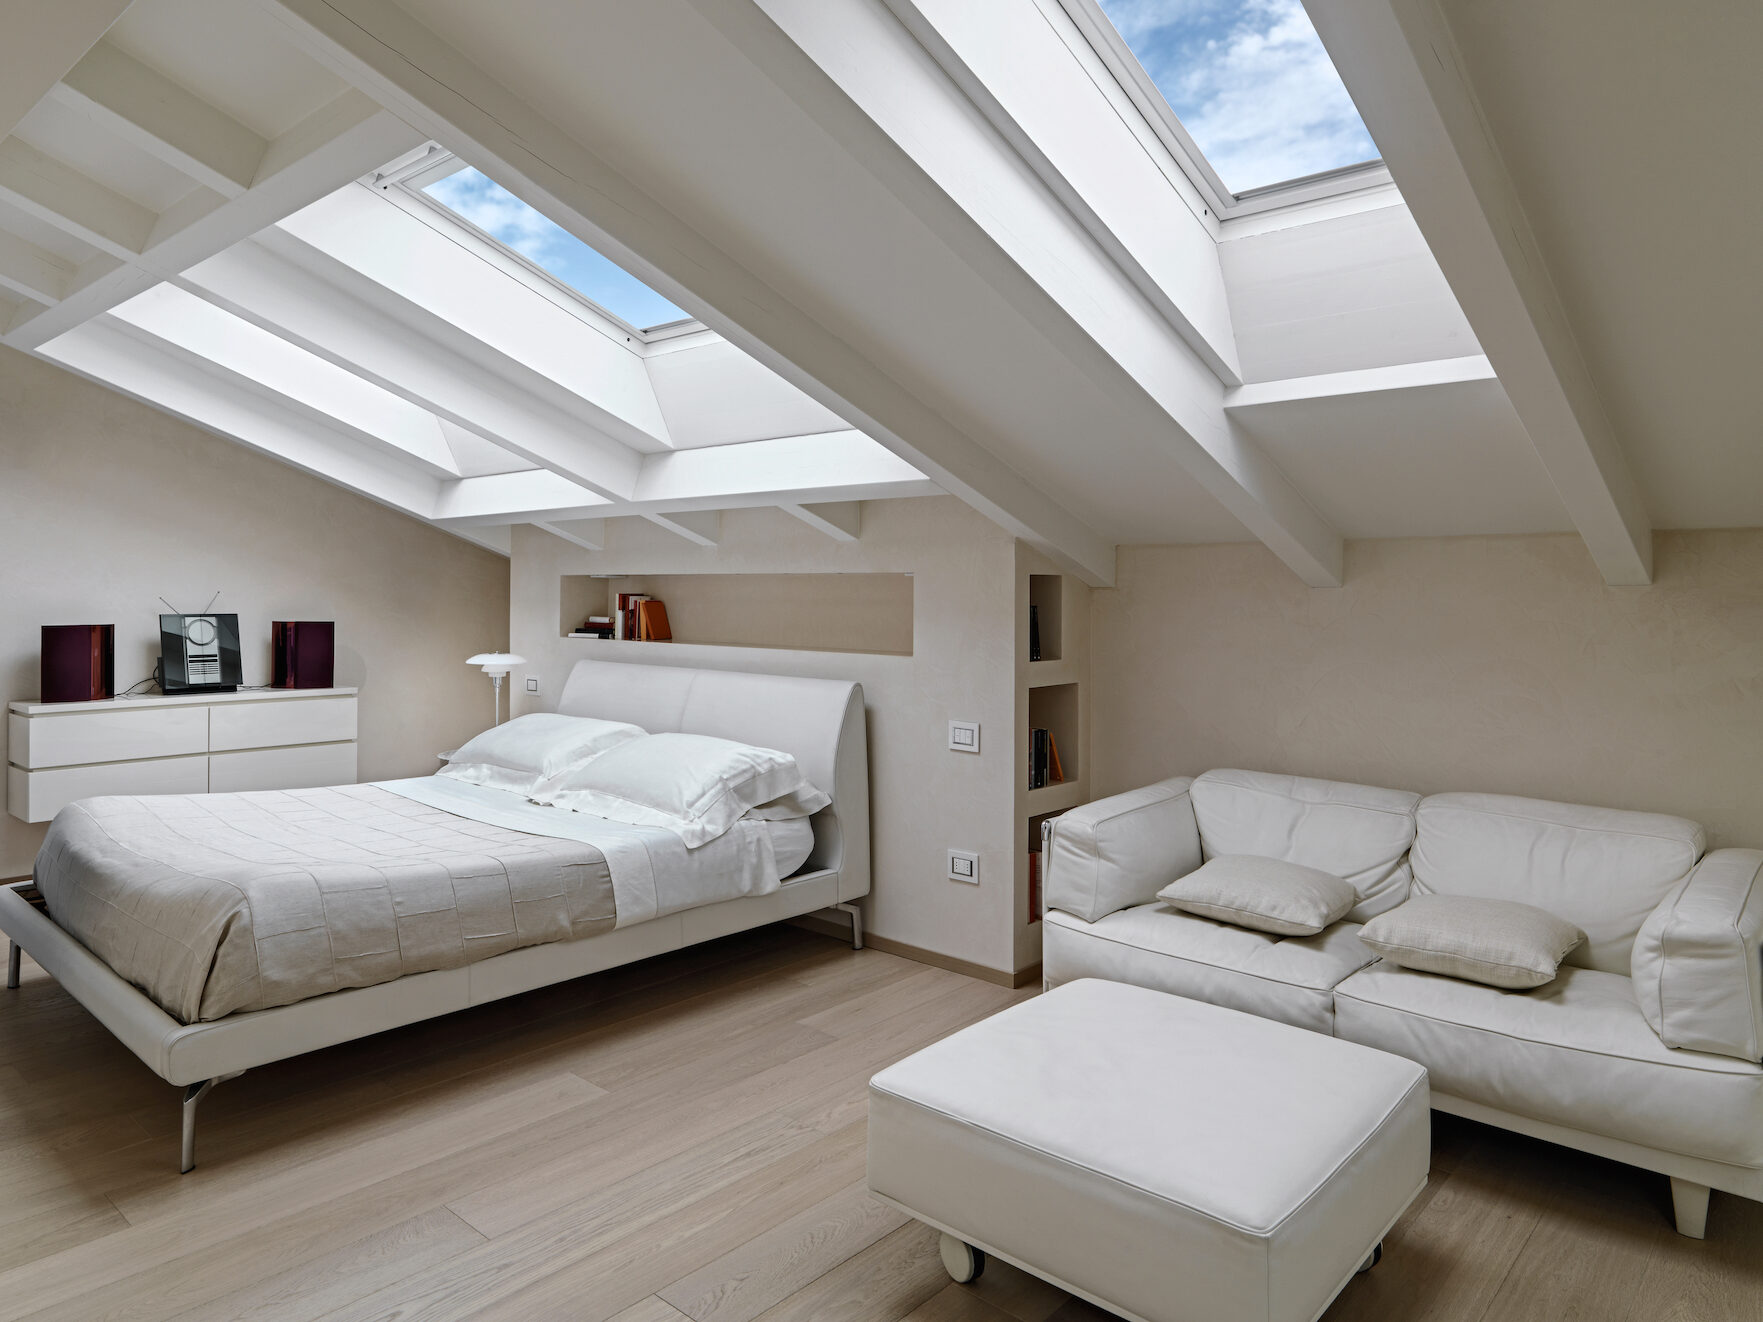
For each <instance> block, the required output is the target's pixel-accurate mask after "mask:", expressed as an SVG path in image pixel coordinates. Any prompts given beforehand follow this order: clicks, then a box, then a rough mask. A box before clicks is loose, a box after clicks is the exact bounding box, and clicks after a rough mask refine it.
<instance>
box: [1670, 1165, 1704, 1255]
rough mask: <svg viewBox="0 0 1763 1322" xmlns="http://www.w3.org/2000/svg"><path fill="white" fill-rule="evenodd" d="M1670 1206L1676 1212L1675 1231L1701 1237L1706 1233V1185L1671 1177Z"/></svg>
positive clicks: (1695, 1237) (1693, 1237)
mask: <svg viewBox="0 0 1763 1322" xmlns="http://www.w3.org/2000/svg"><path fill="white" fill-rule="evenodd" d="M1671 1207H1672V1210H1673V1211H1674V1212H1676V1213H1677V1233H1678V1234H1680V1235H1688V1236H1689V1237H1690V1238H1691V1239H1702V1238H1704V1237H1705V1236H1706V1235H1707V1233H1708V1186H1707V1185H1705V1184H1695V1183H1693V1182H1691V1181H1689V1180H1680V1179H1678V1178H1677V1176H1675V1175H1673V1176H1672V1177H1671Z"/></svg>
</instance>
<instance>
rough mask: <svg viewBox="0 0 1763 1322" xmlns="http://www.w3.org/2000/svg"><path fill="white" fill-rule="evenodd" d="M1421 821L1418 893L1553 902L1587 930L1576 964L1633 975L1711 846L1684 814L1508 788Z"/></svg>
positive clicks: (1430, 810)
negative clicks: (1638, 954)
mask: <svg viewBox="0 0 1763 1322" xmlns="http://www.w3.org/2000/svg"><path fill="white" fill-rule="evenodd" d="M1196 802H1197V800H1196ZM1417 820H1418V832H1417V834H1416V836H1415V841H1414V853H1413V864H1414V889H1415V890H1416V891H1417V892H1419V893H1421V894H1442V895H1476V896H1481V897H1482V898H1484V899H1490V900H1517V901H1519V902H1520V903H1522V904H1534V905H1536V906H1537V907H1538V908H1539V909H1547V910H1548V911H1549V912H1550V913H1552V914H1554V915H1555V916H1556V917H1557V918H1561V919H1564V920H1565V921H1567V922H1570V923H1572V924H1573V925H1574V926H1575V927H1577V928H1579V929H1580V930H1581V931H1583V932H1584V933H1585V934H1586V942H1585V944H1584V945H1582V946H1580V947H1579V948H1578V949H1576V950H1574V951H1573V952H1572V953H1571V954H1569V955H1568V956H1567V962H1568V963H1569V964H1574V965H1578V966H1579V967H1581V968H1589V969H1597V970H1599V971H1601V972H1604V973H1621V974H1624V975H1626V974H1627V973H1628V972H1629V951H1630V949H1631V948H1632V947H1633V945H1634V938H1635V933H1636V932H1638V931H1640V928H1641V924H1642V923H1643V922H1645V921H1646V919H1647V915H1648V914H1650V913H1652V912H1653V910H1654V908H1655V907H1656V906H1657V905H1658V903H1659V901H1660V900H1662V899H1664V898H1665V895H1666V893H1667V892H1668V891H1670V890H1671V888H1672V887H1673V886H1675V885H1676V884H1677V883H1678V882H1679V881H1681V880H1683V878H1684V876H1685V875H1686V874H1687V873H1688V872H1689V870H1690V869H1691V868H1692V867H1694V866H1695V864H1696V860H1697V859H1698V858H1700V857H1701V856H1702V849H1703V846H1704V844H1705V839H1704V837H1703V834H1702V828H1701V827H1699V826H1697V825H1696V824H1695V823H1694V822H1691V821H1686V820H1685V819H1684V818H1682V817H1667V816H1665V815H1664V814H1662V813H1642V812H1618V811H1616V810H1614V809H1611V808H1587V807H1582V806H1581V805H1579V804H1574V803H1550V802H1548V801H1546V800H1543V799H1519V798H1513V797H1511V796H1509V795H1504V794H1434V795H1432V796H1431V797H1430V798H1428V799H1426V800H1424V801H1423V802H1422V803H1421V805H1420V811H1419V813H1418V815H1417Z"/></svg>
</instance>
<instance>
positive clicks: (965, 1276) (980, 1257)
mask: <svg viewBox="0 0 1763 1322" xmlns="http://www.w3.org/2000/svg"><path fill="white" fill-rule="evenodd" d="M940 1247H941V1251H942V1255H943V1266H945V1267H947V1268H948V1269H949V1278H950V1279H951V1280H953V1281H954V1282H955V1284H957V1285H966V1284H967V1283H968V1282H969V1281H977V1280H978V1279H979V1276H980V1273H981V1272H983V1271H984V1270H985V1269H986V1255H985V1252H984V1250H982V1249H976V1248H974V1247H973V1245H971V1244H968V1243H964V1242H963V1241H961V1240H959V1239H956V1238H955V1236H953V1235H944V1236H943V1242H942V1244H941V1246H940Z"/></svg>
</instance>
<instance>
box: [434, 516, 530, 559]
mask: <svg viewBox="0 0 1763 1322" xmlns="http://www.w3.org/2000/svg"><path fill="white" fill-rule="evenodd" d="M430 522H431V523H433V524H434V525H435V527H437V528H442V529H445V530H446V531H447V532H450V533H452V534H453V535H454V536H455V537H463V538H464V539H465V540H466V541H468V542H476V543H477V544H478V545H479V546H481V547H483V548H484V549H485V550H486V551H494V552H495V553H496V554H497V555H499V556H503V557H505V558H507V559H512V558H513V557H514V528H513V526H512V525H510V524H506V523H461V524H455V523H452V522H449V521H447V520H445V519H431V520H430Z"/></svg>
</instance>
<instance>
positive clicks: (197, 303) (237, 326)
mask: <svg viewBox="0 0 1763 1322" xmlns="http://www.w3.org/2000/svg"><path fill="white" fill-rule="evenodd" d="M108 315H109V316H111V317H113V318H115V319H116V320H118V321H122V322H125V323H127V324H128V325H130V326H133V327H135V328H136V329H137V330H139V331H141V332H143V333H145V334H147V335H151V336H153V337H154V339H155V340H157V341H159V342H161V343H163V344H165V345H168V346H170V347H171V348H172V349H174V350H175V351H177V352H179V353H183V354H186V355H188V356H190V357H191V358H192V359H194V360H196V361H198V362H202V363H206V364H208V365H210V366H211V367H212V368H213V369H214V370H215V371H216V372H222V373H225V374H227V375H228V376H229V377H231V378H232V379H233V380H234V381H236V382H237V383H239V385H240V386H241V387H242V388H244V389H247V390H251V391H255V392H260V393H263V394H265V395H269V396H271V397H273V398H274V399H275V400H276V401H277V402H278V403H280V404H281V405H282V406H283V407H285V408H288V409H290V410H292V411H294V412H297V413H302V414H304V415H306V416H308V417H310V418H312V419H314V420H315V421H316V422H318V423H319V424H320V425H321V426H323V427H325V428H326V429H327V430H332V431H337V432H341V433H342V434H343V435H346V436H353V437H354V438H356V439H357V440H359V441H360V442H361V443H362V444H364V445H366V446H368V447H369V448H370V449H373V450H377V451H379V452H380V453H381V454H383V455H385V456H387V457H389V458H391V459H393V460H394V461H397V462H400V463H407V464H411V465H413V466H415V467H416V468H418V469H420V470H421V471H423V472H425V473H427V474H429V475H430V476H431V477H435V478H439V479H442V480H444V481H451V480H453V479H455V478H457V477H459V475H460V474H459V466H458V463H457V461H456V460H455V459H454V457H453V451H452V448H451V447H450V446H449V445H448V444H447V440H446V437H444V436H443V435H442V434H441V429H440V424H439V423H438V422H437V421H436V420H435V418H434V415H433V414H430V413H428V412H425V411H424V410H422V409H420V408H417V407H416V406H415V405H413V404H410V403H409V402H407V401H406V400H403V399H400V398H398V397H397V396H396V395H393V394H390V393H389V392H387V391H384V390H381V389H380V388H379V387H378V386H376V385H374V384H373V383H371V382H368V381H363V380H361V379H360V378H359V377H356V376H353V375H351V374H350V373H348V372H345V371H344V370H342V369H341V368H339V367H337V366H335V365H334V364H332V363H328V362H326V361H324V360H323V359H322V358H316V357H314V356H313V355H311V354H309V353H307V352H306V351H305V350H303V349H301V348H299V347H298V346H296V345H292V344H289V343H288V342H287V341H285V340H282V339H279V338H278V337H276V336H274V335H271V334H270V333H269V332H267V331H264V330H261V329H259V328H258V327H256V326H252V325H250V324H249V323H247V322H242V321H240V320H239V319H238V318H237V317H234V316H232V315H231V314H230V313H227V312H224V311H222V310H221V309H220V308H217V307H214V306H213V305H212V304H209V303H205V302H203V301H202V300H201V299H199V298H197V297H196V296H195V295H194V294H190V293H187V292H185V291H184V290H182V289H179V288H178V287H177V286H175V285H170V284H165V285H159V286H158V287H156V288H154V289H150V290H148V291H146V292H145V293H143V294H138V295H136V296H135V297H134V298H132V299H130V300H129V301H128V302H127V303H124V304H123V305H122V306H120V307H118V308H116V309H115V310H114V311H112V312H111V313H109V314H108Z"/></svg>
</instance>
